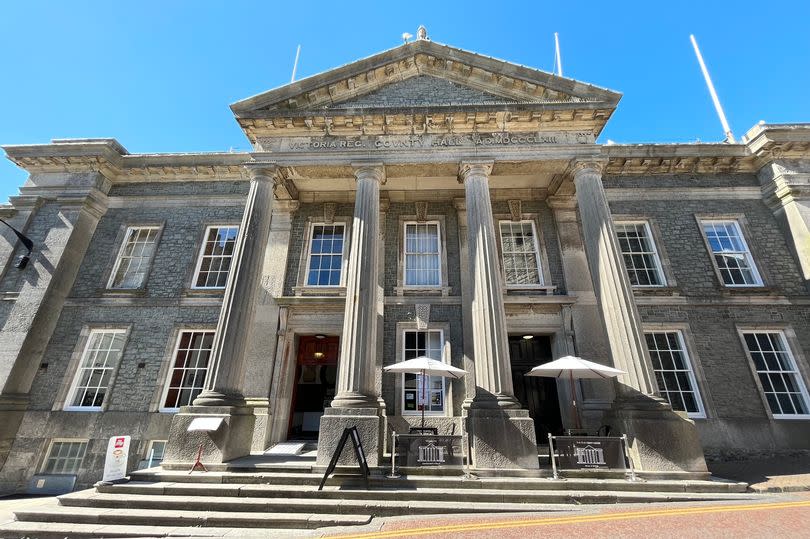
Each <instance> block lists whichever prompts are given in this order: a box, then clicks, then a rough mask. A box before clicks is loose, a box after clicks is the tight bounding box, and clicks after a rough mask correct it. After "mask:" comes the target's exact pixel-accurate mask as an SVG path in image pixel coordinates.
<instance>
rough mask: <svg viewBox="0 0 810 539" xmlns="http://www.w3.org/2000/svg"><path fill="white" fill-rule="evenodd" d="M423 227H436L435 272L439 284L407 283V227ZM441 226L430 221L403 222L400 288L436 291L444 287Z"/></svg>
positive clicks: (436, 222)
mask: <svg viewBox="0 0 810 539" xmlns="http://www.w3.org/2000/svg"><path fill="white" fill-rule="evenodd" d="M411 225H416V226H425V225H434V226H435V227H436V247H437V250H436V253H435V256H436V259H437V260H438V266H437V270H436V271H437V272H438V274H439V282H437V283H435V284H409V283H408V250H407V249H408V226H411ZM442 247H443V246H442V226H441V222H439V221H437V220H431V221H403V226H402V253H401V256H402V286H403V288H407V289H438V288H442V287H443V286H445V283H444V278H445V277H444V270H443V264H444V261H443V253H444V251H443V249H442Z"/></svg>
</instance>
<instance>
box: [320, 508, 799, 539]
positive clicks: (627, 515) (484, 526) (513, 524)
mask: <svg viewBox="0 0 810 539" xmlns="http://www.w3.org/2000/svg"><path fill="white" fill-rule="evenodd" d="M796 507H810V501H803V502H777V503H763V504H744V505H718V506H710V507H688V508H681V509H652V510H648V511H629V512H624V513H607V514H598V515H580V516H574V517H552V518H543V519H532V520H518V521H515V520H510V521H502V522H487V523H481V524H453V525H447V526H431V527H428V528H409V529H400V530H392V531H389V532H385V531H382V532H370V533H364V534H358V535H340V536H332V537H333V538H346V539H348V538H352V539H380V538H386V537H403V536H415V535H427V534H431V533H448V532H468V531H483V530H491V529H501V528H521V527H529V526H554V525H561V524H578V523H587V522H604V521H610V520H625V519H626V520H630V519H639V518H650V517H658V516H682V515H695V514H705V513H725V512H734V511H761V510H765V509H791V508H796Z"/></svg>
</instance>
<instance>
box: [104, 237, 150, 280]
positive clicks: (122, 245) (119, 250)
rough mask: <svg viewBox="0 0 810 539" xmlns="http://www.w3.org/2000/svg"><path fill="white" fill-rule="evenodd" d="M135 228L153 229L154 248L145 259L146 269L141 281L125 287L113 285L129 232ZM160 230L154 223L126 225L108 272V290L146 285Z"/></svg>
mask: <svg viewBox="0 0 810 539" xmlns="http://www.w3.org/2000/svg"><path fill="white" fill-rule="evenodd" d="M135 230H154V231H155V241H154V245H155V247H154V250H153V251H152V254H150V255H149V257H148V259H147V261H146V271H145V272H144V274H143V281H142V282H141V283H140V284H139V285H138V286H134V287H125V286H115V285H114V282H115V276H116V275H117V274H118V270H119V269H120V267H121V263H122V262H123V256H124V251H125V250H126V248H127V243H128V241H129V238H130V233H131V232H132V231H135ZM160 231H161V227H160V226H156V225H144V226H128V227H127V228H126V230H125V231H124V238H123V240H122V241H121V246H120V247H119V248H118V254H117V255H116V257H115V264H114V265H113V269H112V272H111V273H110V278H109V280H108V281H107V288H108V289H109V290H140V289H142V288H144V287H145V286H146V282H147V281H148V280H149V274H150V273H151V271H152V262H153V260H154V259H155V254H156V253H157V244H158V241H159V240H160Z"/></svg>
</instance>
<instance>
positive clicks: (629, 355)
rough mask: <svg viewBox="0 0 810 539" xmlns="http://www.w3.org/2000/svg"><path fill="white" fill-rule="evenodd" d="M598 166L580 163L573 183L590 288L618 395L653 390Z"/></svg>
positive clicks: (652, 392)
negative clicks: (619, 372)
mask: <svg viewBox="0 0 810 539" xmlns="http://www.w3.org/2000/svg"><path fill="white" fill-rule="evenodd" d="M602 168H603V165H602V163H599V162H581V163H577V164H576V165H575V167H574V186H575V187H576V193H577V204H578V206H579V214H580V218H581V220H582V235H583V239H584V241H585V252H586V253H587V255H588V266H589V267H590V270H591V278H592V279H593V285H594V292H595V293H596V299H597V301H598V303H599V308H600V310H601V313H602V319H603V320H604V322H605V329H606V331H607V336H608V342H609V346H610V352H611V356H612V357H613V363H614V366H615V367H616V368H617V369H621V370H623V371H625V372H626V373H627V374H624V375H622V376H620V377H619V382H620V384H619V391H620V394H621V395H623V396H626V395H628V394H632V393H634V392H640V393H643V394H645V395H656V394H657V393H658V388H657V386H656V383H655V380H654V379H653V377H652V364H651V362H650V358H649V354H648V353H647V351H646V347H645V344H644V333H643V331H642V329H641V318H640V317H639V314H638V310H637V309H636V304H635V301H634V299H633V292H632V289H631V288H630V281H629V280H628V278H627V273H626V271H625V270H624V260H623V258H622V254H621V250H620V249H619V243H618V240H617V239H616V232H615V230H614V227H613V220H612V219H611V216H610V207H609V206H608V202H607V197H606V196H605V190H604V188H603V187H602Z"/></svg>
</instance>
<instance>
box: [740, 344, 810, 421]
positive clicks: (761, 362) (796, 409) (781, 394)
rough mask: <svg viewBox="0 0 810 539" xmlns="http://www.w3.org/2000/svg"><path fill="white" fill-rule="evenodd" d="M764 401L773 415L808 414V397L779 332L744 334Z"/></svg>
mask: <svg viewBox="0 0 810 539" xmlns="http://www.w3.org/2000/svg"><path fill="white" fill-rule="evenodd" d="M743 338H744V341H745V345H746V346H747V347H748V352H749V353H750V354H751V359H752V360H753V362H754V368H755V369H756V370H757V375H758V377H759V382H760V385H761V386H762V391H763V392H764V393H765V400H766V401H767V402H768V406H769V408H770V409H771V413H772V414H774V415H776V416H795V415H807V414H808V395H807V389H806V388H805V386H804V384H803V382H802V379H801V375H800V373H799V372H798V370H797V369H796V364H795V363H794V361H793V357H792V356H791V354H790V350H789V349H788V347H787V341H786V340H785V336H784V334H783V333H782V332H781V331H775V332H758V333H745V334H744V335H743Z"/></svg>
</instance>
